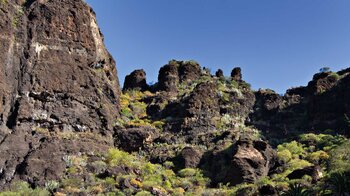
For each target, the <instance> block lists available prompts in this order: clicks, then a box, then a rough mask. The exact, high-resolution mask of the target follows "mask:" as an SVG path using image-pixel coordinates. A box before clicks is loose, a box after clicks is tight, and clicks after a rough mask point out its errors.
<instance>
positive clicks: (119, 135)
mask: <svg viewBox="0 0 350 196" xmlns="http://www.w3.org/2000/svg"><path fill="white" fill-rule="evenodd" d="M157 137H159V132H158V130H157V129H155V128H152V127H148V126H144V127H137V128H127V129H116V131H115V145H116V146H117V147H119V148H120V149H122V150H124V151H126V152H134V151H139V150H140V149H142V148H144V147H145V145H147V144H150V143H152V142H153V141H154V140H155V139H156V138H157Z"/></svg>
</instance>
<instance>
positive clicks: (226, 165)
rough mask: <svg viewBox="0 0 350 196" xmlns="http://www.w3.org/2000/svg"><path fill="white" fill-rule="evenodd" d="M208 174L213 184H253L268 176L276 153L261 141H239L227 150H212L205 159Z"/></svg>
mask: <svg viewBox="0 0 350 196" xmlns="http://www.w3.org/2000/svg"><path fill="white" fill-rule="evenodd" d="M207 159H208V160H207V165H205V166H204V168H209V174H210V175H211V176H210V177H211V179H212V181H213V183H214V184H218V183H223V184H227V183H230V185H232V186H233V185H236V184H240V183H243V182H247V183H254V182H256V181H257V180H259V179H260V178H262V177H265V176H267V175H268V174H269V171H270V169H271V168H272V167H273V166H274V164H275V160H276V152H275V150H273V149H272V147H271V146H270V145H269V144H267V143H266V142H263V141H250V140H240V141H238V142H236V143H235V144H234V145H232V146H231V147H229V148H227V149H221V150H214V151H213V153H212V154H211V155H209V156H208V157H207Z"/></svg>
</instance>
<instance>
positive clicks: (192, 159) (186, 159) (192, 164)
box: [175, 147, 203, 168]
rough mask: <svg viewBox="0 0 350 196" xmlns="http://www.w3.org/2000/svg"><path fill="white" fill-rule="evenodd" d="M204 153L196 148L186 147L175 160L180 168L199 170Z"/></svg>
mask: <svg viewBox="0 0 350 196" xmlns="http://www.w3.org/2000/svg"><path fill="white" fill-rule="evenodd" d="M202 156H203V153H202V152H201V151H200V150H199V149H196V148H195V147H185V148H184V149H182V151H181V153H180V155H179V156H178V157H177V159H175V163H176V165H177V167H178V168H197V167H198V166H199V164H200V161H201V159H202Z"/></svg>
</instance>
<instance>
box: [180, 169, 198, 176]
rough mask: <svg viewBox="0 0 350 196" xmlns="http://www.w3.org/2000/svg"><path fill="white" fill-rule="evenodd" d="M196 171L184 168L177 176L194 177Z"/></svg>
mask: <svg viewBox="0 0 350 196" xmlns="http://www.w3.org/2000/svg"><path fill="white" fill-rule="evenodd" d="M196 173H197V170H196V169H193V168H185V169H182V170H180V171H179V176H181V177H192V176H194V175H196Z"/></svg>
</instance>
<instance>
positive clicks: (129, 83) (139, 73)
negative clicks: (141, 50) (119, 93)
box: [123, 69, 148, 91]
mask: <svg viewBox="0 0 350 196" xmlns="http://www.w3.org/2000/svg"><path fill="white" fill-rule="evenodd" d="M130 89H138V90H141V91H145V90H147V89H148V85H147V82H146V72H145V71H144V70H143V69H139V70H135V71H133V72H131V74H130V75H127V76H125V80H124V87H123V91H126V90H130Z"/></svg>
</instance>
